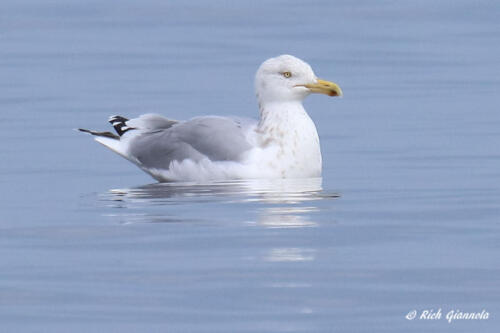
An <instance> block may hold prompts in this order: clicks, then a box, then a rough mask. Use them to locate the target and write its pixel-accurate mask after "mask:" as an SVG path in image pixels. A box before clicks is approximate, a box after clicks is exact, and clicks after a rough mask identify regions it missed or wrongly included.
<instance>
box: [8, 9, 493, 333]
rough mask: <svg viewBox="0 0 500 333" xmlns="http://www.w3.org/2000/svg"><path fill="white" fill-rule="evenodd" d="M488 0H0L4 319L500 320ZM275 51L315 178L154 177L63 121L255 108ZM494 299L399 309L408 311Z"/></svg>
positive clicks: (242, 112)
mask: <svg viewBox="0 0 500 333" xmlns="http://www.w3.org/2000/svg"><path fill="white" fill-rule="evenodd" d="M499 12H500V5H499V3H498V2H495V1H465V0H462V1H451V0H448V1H438V2H437V1H347V0H346V1H289V0H287V1H246V2H233V1H206V2H205V1H190V2H187V1H186V2H181V1H178V2H174V1H160V0H147V1H131V0H130V1H65V0H53V1H36V0H23V1H17V0H4V1H2V2H1V3H0V141H1V149H0V157H1V163H0V186H1V191H0V193H1V198H0V200H1V201H0V207H1V209H0V251H1V252H0V323H1V331H2V332H160V331H161V332H368V331H369V332H384V333H385V332H424V331H425V332H448V331H449V332H498V330H499V329H500V324H499V323H500V322H499V319H498V317H499V316H500V302H499V300H500V279H499V276H500V266H499V264H500V252H499V250H500V245H499V244H500V230H499V229H500V225H499V217H500V148H499V147H500V110H499V105H500V98H499V92H500V57H499V54H500V33H499V32H500V20H499V19H498V13H499ZM282 53H289V54H293V55H296V56H298V57H300V58H303V59H304V60H306V61H308V62H309V63H310V64H311V65H312V66H313V68H314V69H315V71H316V74H317V75H318V76H319V77H322V78H325V79H329V80H332V81H335V82H337V83H339V84H340V86H341V87H342V89H343V91H344V94H345V96H344V98H343V99H334V98H327V97H325V96H310V97H309V98H308V100H307V102H306V108H307V109H308V110H309V113H310V114H311V117H312V118H313V119H314V120H315V122H316V124H317V127H318V131H319V134H320V137H321V144H322V151H323V159H324V172H323V180H322V184H320V183H319V182H317V181H316V182H315V181H312V180H311V181H306V182H301V181H291V182H286V181H277V182H264V183H262V182H234V183H229V184H213V185H183V184H178V185H154V184H153V185H152V183H154V181H153V180H152V179H150V178H149V177H148V176H147V175H146V174H144V173H142V172H141V171H140V170H139V169H137V168H136V167H135V166H133V165H131V164H130V163H128V162H127V161H125V160H123V159H121V158H120V157H118V156H116V155H114V154H113V153H111V152H109V151H107V150H106V149H105V148H104V147H102V146H100V145H98V144H97V143H95V142H93V141H92V140H91V138H90V137H88V136H86V135H83V134H81V133H77V132H74V131H73V130H72V129H74V128H77V127H85V128H92V129H103V130H104V129H109V125H108V124H107V123H106V120H107V117H108V116H109V115H113V114H122V115H124V116H129V117H133V116H137V115H140V114H142V113H146V112H156V113H161V114H164V115H166V116H169V117H171V118H177V119H186V118H189V117H192V116H196V115H201V114H225V115H239V116H248V117H251V116H253V117H255V116H257V106H256V102H255V100H254V92H253V75H254V73H255V70H256V69H257V67H258V66H259V65H260V63H261V62H262V61H263V60H265V59H266V58H268V57H271V56H276V55H279V54H282ZM439 308H441V309H442V312H443V316H444V315H446V313H447V312H448V311H450V310H457V309H458V310H462V311H468V312H480V311H482V310H483V309H484V310H486V311H487V312H488V313H489V314H490V318H489V319H487V320H475V321H464V320H462V321H454V322H452V323H451V324H449V323H448V322H447V321H446V319H445V318H442V319H441V320H435V321H430V320H418V319H415V320H411V321H410V320H407V319H405V316H406V314H407V313H409V312H410V311H411V310H414V309H416V310H417V311H419V312H420V311H422V310H424V309H434V310H436V311H437V309H439Z"/></svg>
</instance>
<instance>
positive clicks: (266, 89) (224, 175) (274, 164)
mask: <svg viewBox="0 0 500 333" xmlns="http://www.w3.org/2000/svg"><path fill="white" fill-rule="evenodd" d="M255 89H256V94H257V100H258V103H259V110H260V119H259V120H258V121H255V120H249V119H239V118H228V117H217V116H205V117H197V118H193V119H191V120H188V121H176V120H171V119H167V118H164V117H162V116H159V115H154V114H146V115H142V116H140V117H139V118H135V119H131V120H128V119H126V118H123V117H120V116H114V117H112V118H110V123H111V124H112V125H113V127H114V128H115V130H116V131H117V133H118V135H115V134H112V133H110V132H96V131H89V130H83V129H81V130H82V131H84V132H88V133H90V134H93V135H95V136H96V141H98V142H99V143H101V144H103V145H105V146H106V147H108V148H109V149H111V150H113V151H114V152H116V153H118V154H119V155H121V156H123V157H124V158H126V159H128V160H129V161H131V162H133V163H135V164H136V165H137V166H139V167H140V168H141V169H142V170H144V171H145V172H147V173H149V174H150V175H151V176H153V177H154V178H155V179H157V180H158V181H206V180H228V179H244V178H308V177H319V176H321V167H322V166H321V163H322V161H321V151H320V144H319V137H318V133H317V131H316V126H315V125H314V122H313V121H312V120H311V118H310V117H309V115H308V114H307V112H306V111H305V109H304V107H303V105H302V101H303V100H304V98H306V97H307V96H308V95H309V94H310V93H324V94H327V95H330V96H341V95H342V91H341V90H340V88H339V87H338V86H337V85H336V84H335V83H332V82H328V81H324V80H321V79H318V78H317V77H316V75H315V74H314V72H313V70H312V69H311V67H310V66H309V65H308V64H307V63H305V62H304V61H302V60H300V59H298V58H296V57H293V56H290V55H282V56H279V57H276V58H271V59H268V60H266V61H265V62H264V63H263V64H262V65H261V66H260V68H259V70H258V71H257V74H256V77H255Z"/></svg>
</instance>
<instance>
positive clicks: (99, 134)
mask: <svg viewBox="0 0 500 333" xmlns="http://www.w3.org/2000/svg"><path fill="white" fill-rule="evenodd" d="M78 130H79V131H80V132H84V133H89V134H92V135H94V136H103V137H105V138H110V139H115V140H120V137H119V136H118V135H116V134H113V133H111V132H97V131H91V130H88V129H85V128H79V129H78Z"/></svg>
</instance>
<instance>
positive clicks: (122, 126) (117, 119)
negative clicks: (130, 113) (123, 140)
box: [108, 116, 135, 136]
mask: <svg viewBox="0 0 500 333" xmlns="http://www.w3.org/2000/svg"><path fill="white" fill-rule="evenodd" d="M108 121H109V123H110V124H111V125H112V126H113V128H114V129H115V131H116V133H118V135H119V136H122V135H123V134H124V133H125V132H127V131H130V130H132V129H135V128H134V127H129V126H127V121H128V119H127V118H125V117H122V116H111V117H109V119H108Z"/></svg>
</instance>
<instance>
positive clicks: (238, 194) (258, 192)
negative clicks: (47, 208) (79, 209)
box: [102, 178, 339, 228]
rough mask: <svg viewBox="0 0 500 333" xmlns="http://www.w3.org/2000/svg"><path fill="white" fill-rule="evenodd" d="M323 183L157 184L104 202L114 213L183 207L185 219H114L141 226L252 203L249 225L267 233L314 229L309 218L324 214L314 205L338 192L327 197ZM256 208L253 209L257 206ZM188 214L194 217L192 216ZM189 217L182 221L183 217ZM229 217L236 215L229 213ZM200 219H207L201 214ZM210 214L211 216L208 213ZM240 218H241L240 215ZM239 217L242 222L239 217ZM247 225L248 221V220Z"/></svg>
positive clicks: (118, 192) (128, 215)
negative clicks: (200, 208) (204, 207)
mask: <svg viewBox="0 0 500 333" xmlns="http://www.w3.org/2000/svg"><path fill="white" fill-rule="evenodd" d="M321 182H322V180H321V178H307V179H272V180H241V181H231V182H212V183H207V184H200V183H156V184H149V185H143V186H138V187H133V188H126V189H113V190H110V191H109V192H108V193H105V194H103V195H102V199H103V201H105V202H106V203H107V205H108V206H109V207H113V208H145V207H148V206H168V205H184V206H186V207H187V208H188V209H189V210H190V212H188V211H187V210H185V211H184V212H185V213H183V214H180V213H179V212H177V214H176V216H171V215H168V214H169V213H172V212H170V210H167V211H165V210H163V211H162V212H161V213H158V212H157V213H156V214H151V211H148V212H143V213H140V212H138V211H137V210H135V212H134V213H132V212H131V211H130V210H127V211H122V212H120V213H118V214H109V215H110V216H119V217H120V220H122V221H123V223H138V222H155V223H157V222H182V221H183V220H186V221H193V220H196V216H193V214H196V212H197V207H196V205H197V204H199V203H213V204H214V205H213V206H210V207H211V209H225V208H226V207H227V206H220V207H218V206H217V204H221V205H222V204H232V203H238V204H248V205H249V206H247V207H249V208H250V209H251V211H252V212H253V213H252V214H255V213H256V214H257V216H256V217H255V215H253V216H252V217H251V218H250V219H249V220H251V222H248V223H249V224H255V225H260V226H263V227H267V228H303V227H314V226H316V222H314V221H313V220H311V218H310V216H311V215H312V214H313V213H314V212H317V211H318V210H319V208H318V207H317V205H315V204H314V202H315V201H318V200H325V199H331V198H337V197H338V196H339V195H338V194H336V193H326V192H325V191H323V189H322V187H321ZM252 204H253V206H252ZM188 213H189V214H188ZM238 213H239V212H238ZM184 214H186V215H185V216H180V215H184ZM228 214H235V212H234V211H232V212H231V211H229V212H228ZM199 215H200V216H199V218H200V220H201V218H202V217H204V216H203V215H204V214H202V213H199ZM205 215H206V214H205ZM240 216H241V215H240ZM240 216H239V217H240ZM247 221H248V219H247Z"/></svg>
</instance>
